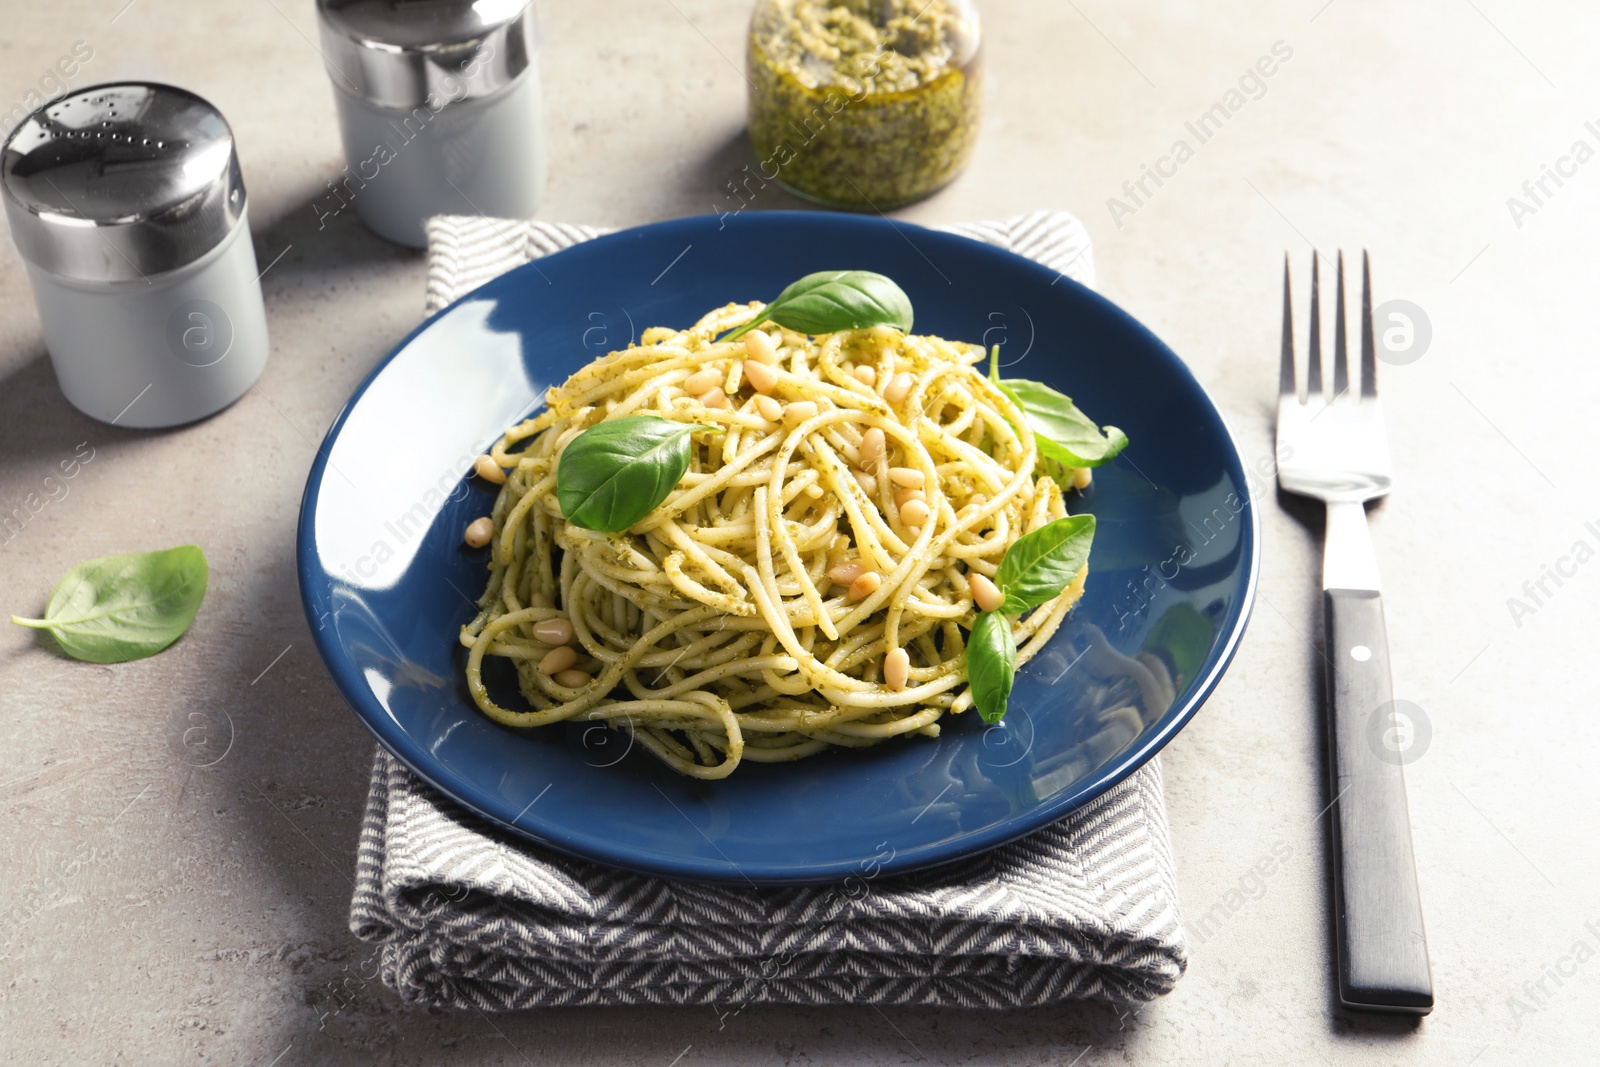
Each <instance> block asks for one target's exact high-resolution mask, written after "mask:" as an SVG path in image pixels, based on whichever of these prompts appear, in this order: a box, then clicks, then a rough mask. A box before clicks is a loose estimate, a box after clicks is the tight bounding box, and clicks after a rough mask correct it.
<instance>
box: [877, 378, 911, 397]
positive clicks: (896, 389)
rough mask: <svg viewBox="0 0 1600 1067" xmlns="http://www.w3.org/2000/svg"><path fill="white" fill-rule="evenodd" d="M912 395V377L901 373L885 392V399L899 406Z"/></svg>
mask: <svg viewBox="0 0 1600 1067" xmlns="http://www.w3.org/2000/svg"><path fill="white" fill-rule="evenodd" d="M910 395H911V375H909V374H907V373H906V372H905V371H901V372H900V373H899V374H896V375H895V376H894V379H893V380H892V381H891V382H889V385H888V387H887V388H885V389H884V391H883V398H884V399H885V400H887V401H888V402H889V403H891V404H898V403H900V402H901V401H903V400H904V399H905V398H906V397H908V396H910Z"/></svg>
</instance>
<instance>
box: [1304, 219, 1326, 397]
mask: <svg viewBox="0 0 1600 1067" xmlns="http://www.w3.org/2000/svg"><path fill="white" fill-rule="evenodd" d="M1320 274H1321V272H1320V271H1319V270H1318V268H1317V250H1316V249H1314V248H1313V249H1312V250H1311V365H1310V366H1309V367H1307V368H1306V397H1307V399H1315V398H1316V397H1318V396H1319V395H1320V394H1321V393H1322V281H1321V277H1320Z"/></svg>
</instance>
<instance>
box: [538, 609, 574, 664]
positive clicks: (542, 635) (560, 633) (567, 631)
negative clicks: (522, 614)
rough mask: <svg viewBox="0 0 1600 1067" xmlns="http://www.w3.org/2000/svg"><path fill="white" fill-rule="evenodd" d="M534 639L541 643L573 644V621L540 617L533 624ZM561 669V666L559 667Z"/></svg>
mask: <svg viewBox="0 0 1600 1067" xmlns="http://www.w3.org/2000/svg"><path fill="white" fill-rule="evenodd" d="M533 639H534V640H535V641H537V642H539V643H540V644H541V645H550V646H552V647H554V646H556V645H570V644H572V623H571V622H569V621H567V620H566V619H540V620H539V621H538V622H536V623H534V624H533ZM557 669H559V668H557Z"/></svg>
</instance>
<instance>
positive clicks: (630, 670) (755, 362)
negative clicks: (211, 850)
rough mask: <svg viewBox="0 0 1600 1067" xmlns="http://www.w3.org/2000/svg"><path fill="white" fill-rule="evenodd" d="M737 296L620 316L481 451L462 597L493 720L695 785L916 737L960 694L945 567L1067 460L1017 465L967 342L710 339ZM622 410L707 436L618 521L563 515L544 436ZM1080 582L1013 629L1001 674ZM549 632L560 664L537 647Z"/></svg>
mask: <svg viewBox="0 0 1600 1067" xmlns="http://www.w3.org/2000/svg"><path fill="white" fill-rule="evenodd" d="M761 308H762V305H760V304H748V305H745V304H730V305H728V306H726V307H723V308H720V309H718V310H716V311H713V312H711V313H710V314H708V315H706V316H705V317H704V318H702V319H701V320H700V321H699V322H697V323H696V324H695V325H694V326H692V327H691V328H689V329H687V330H681V331H680V330H673V329H669V328H664V327H656V328H653V329H649V330H646V331H645V332H644V334H643V336H642V338H641V341H640V343H638V344H634V345H630V346H629V347H628V348H626V349H623V350H621V351H617V352H612V353H611V354H609V355H607V356H604V357H602V358H600V359H597V360H595V361H594V362H593V363H590V364H589V365H588V366H586V367H584V368H582V369H581V370H579V371H578V372H577V373H576V374H574V375H573V376H572V377H571V378H569V379H568V380H567V381H566V382H565V383H563V384H562V385H560V386H556V387H552V388H551V389H550V390H549V394H548V405H547V407H546V408H545V410H543V411H542V412H540V413H538V414H536V415H535V416H533V417H530V418H529V419H527V420H526V421H524V422H522V423H520V424H519V425H517V426H515V427H512V428H511V429H510V430H508V431H507V432H506V433H505V435H504V436H503V437H502V438H501V439H500V440H499V441H498V442H496V444H495V445H494V447H493V449H492V450H491V452H490V456H491V457H492V459H493V461H494V463H495V464H496V465H498V466H499V467H500V468H502V469H507V470H508V474H507V477H506V481H505V484H504V486H503V487H502V488H501V490H500V494H499V497H498V498H497V500H496V501H495V505H494V508H493V511H492V513H491V516H490V518H491V520H492V522H493V525H494V536H493V541H492V542H491V559H490V564H489V581H488V586H487V589H486V590H485V592H484V594H483V597H482V599H481V600H480V601H479V606H480V609H481V610H480V611H479V613H478V615H477V616H476V617H475V618H474V619H473V620H472V621H471V622H470V623H468V624H467V625H466V626H464V627H463V628H462V631H461V643H462V644H463V645H464V646H466V648H467V649H468V650H469V651H468V655H467V663H466V676H467V682H468V685H469V688H470V689H471V692H472V696H473V699H474V700H475V701H476V702H477V704H478V706H479V707H480V708H481V709H482V710H483V712H484V713H485V714H486V715H488V716H489V717H490V718H492V719H493V720H494V721H496V722H499V723H501V724H503V725H506V726H509V727H537V726H544V725H548V724H552V723H557V722H563V721H572V720H581V721H594V722H603V723H606V724H608V725H610V726H612V727H614V728H618V729H622V730H626V731H628V732H629V733H630V734H631V736H632V738H633V740H634V741H635V742H636V743H637V744H639V745H641V746H643V747H644V748H645V749H647V750H649V751H650V752H651V753H653V754H654V755H655V756H657V757H658V758H660V759H661V760H662V761H664V762H665V763H667V764H668V765H670V766H671V767H673V768H674V769H675V770H677V771H679V772H681V773H683V774H686V775H692V776H694V777H697V778H708V779H709V778H721V777H725V776H726V775H728V774H730V773H731V772H732V771H733V770H734V768H736V767H737V766H738V765H739V764H740V762H742V761H744V760H750V761H755V762H776V761H783V760H794V759H799V758H802V757H805V756H809V755H812V754H814V753H817V752H821V751H823V750H825V749H828V748H830V747H835V746H837V747H845V748H859V747H863V746H867V745H873V744H877V743H879V742H882V741H885V740H887V739H889V738H892V737H898V736H902V735H909V734H922V735H926V736H937V735H938V733H939V729H940V720H941V719H943V718H944V716H946V715H947V714H956V713H960V712H963V711H965V710H967V709H968V708H970V707H971V706H972V695H971V693H970V692H969V691H968V690H967V688H966V681H967V679H966V653H965V640H966V633H967V631H969V630H970V629H971V627H972V625H973V619H974V614H975V609H974V604H973V595H972V591H971V589H970V587H969V582H968V579H967V576H968V575H969V574H980V575H983V576H985V577H987V578H993V577H994V575H995V573H996V571H997V569H998V568H999V565H1000V562H1001V559H1002V557H1003V556H1004V555H1005V552H1006V549H1007V548H1008V547H1009V546H1010V545H1011V544H1012V543H1013V542H1014V541H1016V539H1017V538H1018V537H1020V536H1022V535H1023V534H1025V533H1028V532H1030V531H1032V530H1035V529H1038V528H1039V527H1041V526H1043V525H1044V524H1046V523H1049V522H1050V521H1052V520H1054V519H1059V518H1061V517H1062V516H1064V515H1065V514H1066V504H1065V501H1064V499H1063V489H1062V484H1063V483H1066V484H1068V485H1069V487H1070V484H1071V481H1072V480H1073V479H1074V478H1075V476H1077V477H1081V475H1078V474H1077V472H1074V471H1071V470H1067V471H1064V472H1063V471H1060V470H1056V471H1054V472H1053V473H1054V475H1055V476H1054V477H1052V475H1051V474H1046V473H1043V472H1042V471H1041V470H1040V469H1039V468H1038V456H1037V453H1036V446H1035V442H1034V436H1033V434H1032V433H1031V432H1028V431H1027V430H1026V427H1027V425H1028V424H1027V422H1026V420H1025V417H1024V415H1023V413H1022V412H1021V411H1020V410H1019V409H1018V407H1017V406H1016V404H1015V403H1013V402H1012V400H1011V399H1010V398H1008V397H1007V396H1006V395H1005V394H1004V393H1003V392H1002V391H1001V390H1000V389H999V388H997V387H996V385H995V384H994V383H992V382H991V381H989V380H988V379H987V378H985V377H984V376H983V375H982V374H981V373H979V371H978V370H976V369H975V368H974V366H973V364H975V363H976V362H977V361H978V360H979V359H981V357H982V350H981V348H979V347H978V346H974V345H967V344H961V343H956V342H951V341H946V340H944V339H942V338H938V337H930V336H915V335H909V336H908V335H905V334H902V333H900V332H899V331H897V330H895V329H893V328H890V327H883V326H880V327H872V328H869V329H861V330H847V331H841V332H838V333H832V334H824V335H820V336H816V337H812V336H808V335H806V334H803V333H798V332H795V331H793V330H788V329H784V328H782V327H779V326H778V325H776V324H775V323H772V322H766V323H764V324H762V326H761V327H760V329H758V330H755V331H752V332H751V333H748V334H746V335H745V336H744V337H742V338H740V339H739V340H736V341H720V342H719V341H718V340H717V339H716V338H717V337H718V336H719V335H720V334H721V333H723V332H724V331H726V330H728V329H730V328H732V327H736V326H739V325H741V324H743V323H745V322H748V321H749V320H750V319H751V318H752V317H753V316H754V315H756V314H757V313H758V312H759V311H760V310H761ZM863 368H870V370H866V369H863ZM686 383H687V384H688V385H689V386H690V388H688V389H686V388H685V385H686ZM636 415H651V416H655V417H658V418H662V419H667V420H672V421H674V422H679V423H685V424H703V425H706V426H712V427H716V428H718V429H719V430H720V431H721V432H714V431H696V432H695V433H694V434H693V436H692V445H691V459H690V465H689V469H688V471H687V473H686V474H685V475H684V476H683V478H682V479H681V481H680V482H679V483H678V485H677V487H676V488H675V489H674V490H673V491H672V492H671V493H670V494H669V495H668V496H667V498H666V499H665V500H664V501H663V502H662V503H661V505H660V506H658V507H657V508H655V509H654V510H653V511H651V512H650V513H649V514H648V515H646V516H645V517H644V518H643V519H641V520H639V521H638V522H635V523H634V524H633V525H632V526H631V527H630V528H629V529H627V530H626V531H624V532H622V533H617V534H605V533H598V532H596V531H593V530H589V529H585V528H583V527H581V526H578V525H575V524H572V523H569V522H567V521H566V519H565V518H564V517H563V515H562V513H561V510H560V507H559V503H558V499H557V492H556V488H557V487H556V476H557V467H558V464H559V461H560V458H561V455H562V452H563V449H565V448H566V447H567V446H568V445H569V444H570V443H571V442H572V441H573V439H574V438H576V437H577V436H578V435H579V434H580V433H582V432H583V431H584V430H586V429H588V428H590V427H592V426H594V425H596V424H597V423H599V422H601V421H604V420H611V419H619V418H623V417H627V416H636ZM1082 474H1083V475H1086V474H1087V472H1086V471H1084V472H1082ZM1084 480H1085V481H1086V479H1084ZM1086 575H1087V567H1085V568H1084V569H1083V570H1081V571H1079V572H1078V575H1077V579H1076V580H1075V581H1074V582H1072V583H1071V585H1070V586H1068V588H1066V589H1065V590H1064V591H1063V592H1062V593H1061V594H1060V595H1059V596H1057V597H1056V598H1054V599H1053V600H1051V601H1049V602H1047V603H1045V604H1044V605H1042V606H1040V607H1039V608H1037V609H1035V610H1033V611H1032V612H1031V613H1029V614H1027V615H1026V616H1025V617H1024V618H1022V619H1021V620H1020V621H1017V622H1015V623H1014V625H1013V635H1014V638H1015V640H1016V644H1017V663H1018V665H1021V664H1022V663H1025V662H1027V660H1028V659H1029V658H1030V657H1031V656H1032V655H1033V654H1034V653H1035V652H1036V651H1037V650H1038V649H1039V648H1040V647H1042V646H1043V645H1044V643H1045V642H1046V641H1048V640H1049V638H1050V636H1051V635H1052V634H1053V633H1054V632H1055V630H1056V628H1057V627H1058V626H1059V625H1060V623H1061V621H1062V619H1063V617H1064V616H1065V615H1066V613H1067V611H1068V610H1069V609H1070V607H1071V606H1072V604H1073V603H1074V602H1075V601H1076V600H1077V598H1078V597H1079V596H1080V595H1081V593H1082V590H1083V583H1084V581H1085V578H1086ZM980 584H981V583H980ZM991 588H992V587H991ZM551 620H564V621H565V622H567V623H569V624H570V626H568V627H562V626H560V625H559V624H552V622H551ZM541 623H542V624H543V625H541ZM568 634H570V639H569V643H570V647H571V649H572V651H573V653H575V654H574V655H571V656H569V655H565V654H562V655H559V656H555V657H551V651H552V649H553V648H556V647H568V646H567V645H561V644H558V643H557V642H559V639H560V638H562V637H564V636H567V635H568ZM897 650H903V651H900V652H897ZM486 657H499V658H503V659H504V660H506V661H508V662H509V663H511V664H512V665H514V667H515V668H516V673H517V677H518V682H519V688H520V690H521V693H522V696H523V697H524V698H525V699H526V701H527V703H528V705H529V707H528V708H527V709H526V710H518V709H513V708H508V707H504V706H502V705H500V704H498V703H496V702H495V700H494V699H493V698H492V697H491V696H490V694H489V691H488V689H487V687H486V686H485V684H484V680H483V666H484V660H485V658H486ZM547 657H549V659H548V660H547ZM547 662H550V663H561V664H566V666H565V667H564V668H563V669H562V670H559V671H555V672H554V673H549V672H547V671H546V670H543V669H541V664H542V663H547ZM886 667H887V671H886Z"/></svg>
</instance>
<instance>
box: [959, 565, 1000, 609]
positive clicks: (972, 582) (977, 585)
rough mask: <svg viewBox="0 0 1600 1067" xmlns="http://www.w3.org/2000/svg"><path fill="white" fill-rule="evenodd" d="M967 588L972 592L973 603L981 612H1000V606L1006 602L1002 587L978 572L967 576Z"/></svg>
mask: <svg viewBox="0 0 1600 1067" xmlns="http://www.w3.org/2000/svg"><path fill="white" fill-rule="evenodd" d="M967 586H968V588H970V589H971V590H972V603H973V604H975V605H976V606H977V608H978V610H979V611H999V610H1000V605H1001V604H1004V603H1005V601H1006V598H1005V597H1004V596H1002V595H1001V593H1000V587H999V586H997V585H995V584H994V583H993V582H991V581H990V580H989V579H987V578H985V577H984V576H983V575H981V574H979V573H978V572H977V571H973V572H972V573H971V574H969V575H967Z"/></svg>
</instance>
